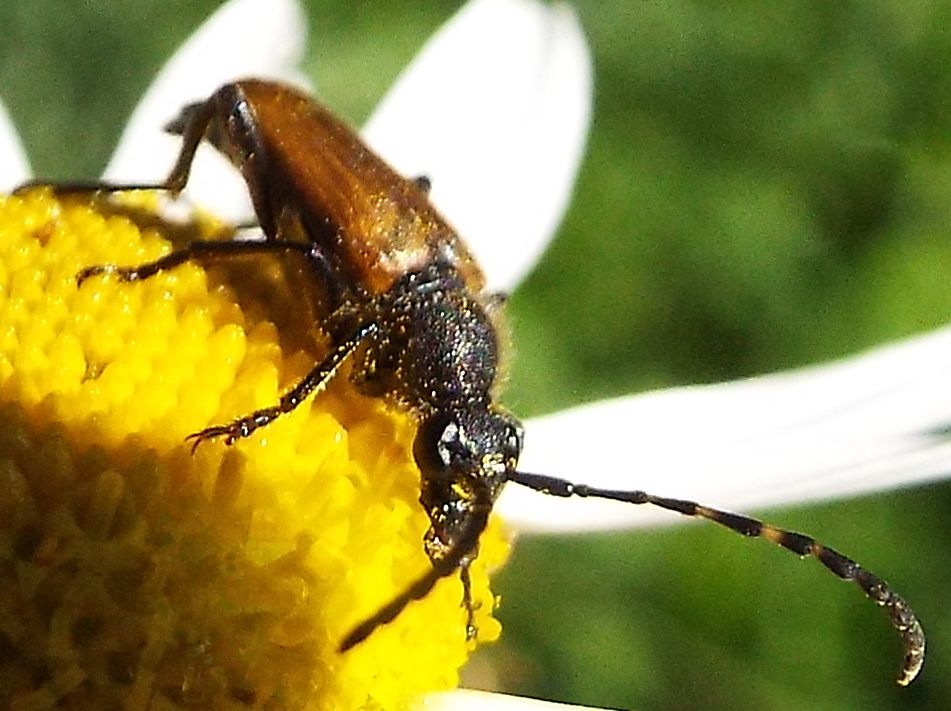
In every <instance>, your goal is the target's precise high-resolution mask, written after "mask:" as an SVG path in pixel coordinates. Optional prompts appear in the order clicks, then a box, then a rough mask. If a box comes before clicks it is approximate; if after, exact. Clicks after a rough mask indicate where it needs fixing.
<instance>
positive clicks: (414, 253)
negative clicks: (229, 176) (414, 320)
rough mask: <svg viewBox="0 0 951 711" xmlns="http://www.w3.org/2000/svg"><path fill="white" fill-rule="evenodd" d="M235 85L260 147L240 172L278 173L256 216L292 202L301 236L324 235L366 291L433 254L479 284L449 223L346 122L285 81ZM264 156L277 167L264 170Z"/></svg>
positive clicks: (261, 191)
mask: <svg viewBox="0 0 951 711" xmlns="http://www.w3.org/2000/svg"><path fill="white" fill-rule="evenodd" d="M233 87H234V91H235V92H237V94H238V96H237V98H239V99H241V98H243V99H244V101H243V102H242V103H243V106H244V107H246V108H247V110H249V111H251V112H252V113H253V116H254V120H255V129H256V145H255V146H254V147H253V148H254V150H255V151H258V152H260V153H261V154H262V155H255V156H254V157H253V160H254V162H255V163H256V164H257V165H256V166H255V167H254V168H252V169H251V171H252V172H253V173H255V175H254V176H253V177H252V176H251V175H248V174H247V173H248V171H245V177H246V178H247V179H248V180H249V181H253V182H257V180H258V179H259V178H262V176H264V177H265V179H267V180H270V181H274V180H277V179H279V180H281V184H270V185H267V186H263V185H259V186H257V187H258V190H257V192H258V199H259V200H260V199H264V200H268V201H269V203H270V204H269V205H268V206H267V208H266V209H263V210H262V209H260V208H262V207H263V206H262V205H259V204H256V205H255V207H256V208H257V212H258V214H259V215H265V214H270V215H271V217H272V219H273V220H275V221H276V224H277V223H280V222H281V220H282V218H286V217H287V216H286V215H278V214H274V211H273V210H272V209H271V208H270V205H285V206H286V205H288V204H290V205H293V206H294V207H295V208H296V211H297V215H295V216H293V217H294V218H296V219H299V220H300V223H301V225H302V227H303V228H304V230H305V231H306V237H307V238H308V239H310V240H311V241H313V242H316V243H317V244H318V245H319V244H326V246H327V248H326V250H325V251H326V253H327V254H328V255H339V258H340V261H341V262H342V263H340V264H336V265H334V266H335V267H336V268H338V269H342V270H343V271H344V272H345V276H346V277H347V280H348V281H349V283H356V284H361V285H363V286H364V287H365V288H366V289H367V290H368V291H369V292H370V294H371V295H372V294H379V293H383V292H385V291H387V290H388V289H389V288H390V287H391V286H392V285H393V283H394V282H395V281H396V280H397V279H399V278H400V277H401V276H403V275H405V274H406V273H407V272H411V271H415V270H416V269H419V268H420V267H422V266H424V265H426V264H429V263H432V262H433V261H435V260H437V259H442V260H444V261H446V262H449V263H451V264H454V265H455V266H456V267H457V268H458V269H459V271H460V272H461V273H462V275H463V278H464V279H465V281H466V283H467V284H468V285H469V286H470V288H472V289H473V290H474V291H475V292H476V293H478V292H479V291H481V289H482V287H483V285H484V277H483V275H482V272H481V271H480V269H479V267H478V266H477V265H476V263H475V260H474V259H473V258H472V256H471V255H470V253H469V251H468V249H466V247H465V246H464V245H463V244H462V241H461V240H460V239H459V237H458V236H457V235H456V232H455V230H453V228H452V227H450V226H449V224H448V223H447V222H446V220H445V219H444V218H443V217H442V216H441V215H440V214H439V213H438V212H437V211H436V209H435V208H434V207H433V206H432V205H431V204H430V202H429V199H428V198H427V196H426V194H425V193H424V192H423V190H422V189H421V188H420V187H419V186H418V185H416V184H415V183H414V182H413V181H412V180H407V179H406V178H404V177H403V176H401V175H399V174H397V173H396V171H394V170H393V169H392V168H390V167H389V166H388V165H387V164H386V163H385V162H384V161H383V160H382V159H381V158H380V157H379V156H377V155H376V154H375V153H373V152H372V151H371V150H370V149H369V148H368V147H367V146H366V145H364V144H363V142H362V141H361V140H360V138H359V137H358V136H357V135H356V133H355V132H354V131H353V130H352V129H351V128H350V127H348V126H347V125H345V124H344V123H343V122H341V121H340V120H338V119H337V118H335V117H334V116H333V115H332V114H331V113H330V112H329V111H327V110H326V109H324V108H323V107H321V106H319V105H317V104H315V103H314V102H313V100H312V99H310V98H309V97H307V96H305V95H304V94H301V93H299V92H298V91H296V90H294V89H292V88H290V87H287V86H283V85H275V84H274V83H271V82H261V81H253V80H248V81H241V82H237V83H236V84H234V85H233ZM263 164H270V165H271V166H273V168H274V169H271V170H267V171H262V170H261V167H262V165H263ZM276 176H280V178H277V177H276ZM252 192H254V191H252ZM269 195H274V196H275V197H274V199H270V198H268V197H266V196H269ZM292 196H293V197H292ZM283 210H284V211H285V212H286V210H287V208H286V207H285V208H283ZM265 230H267V226H265ZM271 236H272V237H273V236H274V235H271Z"/></svg>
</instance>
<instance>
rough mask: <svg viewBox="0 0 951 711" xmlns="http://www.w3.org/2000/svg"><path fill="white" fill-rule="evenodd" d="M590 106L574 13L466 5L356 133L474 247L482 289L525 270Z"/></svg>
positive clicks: (556, 214) (504, 284)
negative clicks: (423, 184)
mask: <svg viewBox="0 0 951 711" xmlns="http://www.w3.org/2000/svg"><path fill="white" fill-rule="evenodd" d="M590 111H591V60H590V57H589V54H588V48H587V44H586V43H585V39H584V36H583V34H582V32H581V28H580V26H579V24H578V21H577V18H576V17H575V15H574V13H573V12H572V11H571V10H570V9H569V8H568V7H567V6H565V5H544V4H542V3H540V2H536V0H473V1H472V2H470V3H469V4H468V5H466V6H465V7H464V8H463V9H462V10H461V11H460V12H459V13H458V14H457V15H456V16H455V17H454V18H453V19H452V20H451V21H450V22H449V23H447V24H446V25H445V26H444V27H443V28H442V29H441V30H440V31H439V32H438V33H437V34H436V35H435V36H434V37H433V38H432V39H431V40H430V41H429V42H428V43H427V45H426V46H425V48H424V49H423V51H422V52H421V53H420V54H419V56H417V58H416V59H415V60H414V61H413V63H412V64H410V66H409V67H408V68H407V69H406V71H405V72H404V73H403V75H402V76H401V77H400V78H399V80H398V81H397V83H396V85H395V86H394V87H393V88H392V89H391V91H390V92H389V94H387V96H386V98H385V99H384V100H383V102H382V103H381V104H380V106H379V107H378V109H377V111H376V113H375V114H374V115H373V117H372V118H371V119H370V121H369V122H368V123H367V125H366V127H365V129H364V131H363V135H364V138H365V139H366V140H367V141H368V143H369V144H370V145H371V146H373V148H374V149H375V150H377V151H379V152H380V153H381V155H383V156H384V157H385V158H386V160H388V161H389V162H391V163H392V164H393V165H394V166H395V167H396V168H397V169H398V170H399V171H400V172H402V173H403V174H404V175H408V176H415V175H426V176H428V177H430V178H431V179H432V184H433V188H432V199H433V202H434V203H435V204H436V205H437V206H438V207H439V209H440V210H441V211H442V212H443V213H444V214H445V216H446V217H447V218H448V220H449V221H450V222H451V223H452V224H453V225H454V226H455V227H456V228H457V229H458V230H459V233H460V234H461V235H462V236H463V239H464V240H465V241H466V242H467V243H468V244H469V245H470V246H471V247H472V248H473V250H474V252H475V253H476V258H477V259H478V260H479V262H480V263H481V264H482V266H483V267H484V268H485V269H486V272H487V277H488V280H489V286H490V288H491V289H503V290H510V289H512V288H513V287H514V286H515V285H516V284H517V283H518V282H519V281H520V280H521V278H522V277H523V276H524V275H525V273H526V272H527V271H528V270H529V269H530V268H531V267H532V265H533V264H534V263H535V261H536V260H537V258H538V256H539V255H540V254H541V252H543V251H544V249H545V247H546V246H547V243H548V241H549V239H550V238H551V235H552V234H553V232H554V231H555V229H556V227H557V226H558V222H559V221H560V220H561V216H562V214H563V212H564V209H565V207H566V206H567V204H568V200H569V198H570V194H571V189H572V186H573V184H574V178H575V173H576V171H577V167H578V163H579V161H580V158H581V155H582V152H583V149H584V141H585V136H586V135H587V130H588V123H589V117H590Z"/></svg>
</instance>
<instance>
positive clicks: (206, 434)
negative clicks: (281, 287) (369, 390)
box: [186, 242, 379, 452]
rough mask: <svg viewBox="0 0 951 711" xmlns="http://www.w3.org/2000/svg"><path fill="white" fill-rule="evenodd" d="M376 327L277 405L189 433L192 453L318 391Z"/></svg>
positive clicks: (244, 432) (354, 336)
mask: <svg viewBox="0 0 951 711" xmlns="http://www.w3.org/2000/svg"><path fill="white" fill-rule="evenodd" d="M263 244H268V243H266V242H265V243H263ZM378 330H379V326H378V325H377V324H376V323H375V322H370V323H366V324H363V325H361V326H360V327H359V328H357V329H356V330H355V331H353V333H351V334H350V336H349V337H347V338H345V339H344V340H343V341H341V342H340V343H339V344H338V345H337V347H336V348H334V350H333V351H332V352H331V353H330V355H328V356H327V357H326V358H324V360H323V361H321V362H320V363H318V364H317V366H316V367H314V368H313V369H312V370H311V371H310V372H309V373H308V374H307V375H305V376H304V378H303V379H302V380H301V381H300V382H298V383H297V384H296V385H295V386H294V387H293V388H291V389H290V390H288V391H287V392H285V393H284V394H283V395H281V399H280V401H279V402H278V404H277V405H274V406H272V407H265V408H262V409H260V410H255V411H254V412H252V413H251V414H250V415H246V416H244V417H239V418H238V419H236V420H234V421H233V422H230V423H228V424H226V425H214V426H212V427H206V428H205V429H203V430H201V431H199V432H195V433H193V434H190V435H188V437H186V440H191V441H192V452H194V451H195V449H197V448H198V445H199V444H201V443H202V442H204V441H205V440H207V439H213V438H214V437H224V438H225V444H233V443H234V442H235V440H237V439H238V438H240V437H248V436H250V435H251V433H252V432H254V431H255V430H256V429H258V428H259V427H264V426H265V425H267V424H269V423H271V422H273V421H274V420H276V419H277V418H278V417H280V416H281V415H283V414H286V413H288V412H290V411H291V410H293V409H294V408H296V407H297V406H298V405H300V404H301V403H302V402H303V401H304V400H305V399H307V397H308V396H310V395H312V394H314V393H319V392H321V391H322V390H323V389H324V388H326V387H327V384H328V383H329V382H330V381H331V380H332V379H333V377H334V376H335V375H336V374H337V371H338V370H339V369H340V366H341V365H343V362H344V361H345V360H346V359H347V358H348V357H349V356H350V355H351V354H353V352H354V351H355V350H356V349H357V347H358V346H359V345H360V344H361V343H363V342H364V341H365V340H366V339H367V338H369V337H370V336H372V335H373V334H375V333H377V331H378Z"/></svg>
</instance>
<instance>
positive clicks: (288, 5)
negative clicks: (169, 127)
mask: <svg viewBox="0 0 951 711" xmlns="http://www.w3.org/2000/svg"><path fill="white" fill-rule="evenodd" d="M305 35H306V20H305V18H304V14H303V11H302V10H301V8H300V5H299V4H298V2H297V1H296V0H231V2H229V3H227V4H226V5H224V6H222V7H221V8H220V9H219V10H218V11H216V12H215V13H214V14H213V15H212V16H211V17H209V18H208V19H207V20H206V21H205V22H204V23H203V24H202V25H201V27H199V28H198V30H197V31H196V32H195V34H193V35H192V36H191V37H190V38H189V39H188V40H187V41H186V42H185V43H184V44H183V45H182V46H181V47H180V48H179V50H178V51H177V52H176V53H175V55H174V56H173V57H172V58H171V59H170V60H169V61H168V63H167V64H166V65H165V67H163V69H162V71H161V72H160V73H159V75H158V77H157V78H156V79H155V81H154V82H153V83H152V86H151V87H150V88H149V90H148V92H147V93H146V94H145V96H144V97H143V98H142V101H141V102H139V105H138V107H136V109H135V111H134V112H133V114H132V117H131V118H130V120H129V124H128V125H127V127H126V130H125V132H124V133H123V135H122V139H121V140H120V142H119V147H118V148H117V149H116V153H115V155H114V156H113V158H112V161H111V162H110V163H109V166H108V167H107V168H106V171H105V174H104V178H105V179H107V180H111V181H114V182H139V183H141V182H148V181H153V180H154V181H160V180H164V179H165V177H166V176H167V174H168V171H169V170H170V168H171V167H172V165H173V164H174V162H175V158H176V156H177V154H178V150H179V148H180V147H181V139H179V138H178V137H176V136H169V135H167V134H166V133H165V132H164V131H163V130H162V127H163V126H164V125H165V124H166V123H168V122H169V121H170V120H171V119H173V118H175V117H176V116H177V115H178V112H179V111H180V110H181V108H182V107H183V106H185V105H186V104H189V103H191V102H194V101H200V100H202V99H206V98H208V96H209V95H210V94H211V93H212V92H213V91H214V90H215V89H217V88H218V87H219V86H220V85H222V84H224V83H227V82H229V81H233V80H235V79H239V78H241V77H246V76H255V77H265V78H275V79H283V80H285V81H293V82H295V83H298V84H301V83H302V82H301V77H300V74H299V73H298V71H297V65H298V63H299V62H300V58H301V56H302V54H303V49H304V39H305ZM186 194H187V195H188V196H189V198H190V199H191V200H192V201H193V202H195V203H196V204H198V205H201V206H203V207H205V208H207V209H210V210H212V211H213V212H214V213H215V214H216V215H218V216H220V217H225V218H228V219H232V220H234V221H239V220H243V219H246V218H247V217H248V216H249V215H251V214H252V212H251V207H250V203H249V201H248V198H247V189H246V187H245V185H244V183H243V181H242V180H241V177H240V175H239V174H238V173H237V171H235V170H234V168H232V167H231V165H230V164H229V163H228V162H227V161H226V160H225V159H224V158H222V157H221V156H220V155H218V154H217V152H215V151H214V150H213V149H212V148H210V147H209V146H206V145H202V146H201V147H200V148H199V150H198V155H197V156H196V159H195V163H194V165H193V168H192V175H191V178H190V180H189V185H188V190H187V192H186Z"/></svg>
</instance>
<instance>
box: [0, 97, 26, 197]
mask: <svg viewBox="0 0 951 711" xmlns="http://www.w3.org/2000/svg"><path fill="white" fill-rule="evenodd" d="M30 175H31V173H30V164H29V162H28V161H27V159H26V151H24V150H23V144H22V143H20V138H19V136H17V132H16V129H15V128H14V127H13V121H11V120H10V114H8V113H7V109H6V107H5V106H4V105H3V102H0V192H10V191H11V190H12V189H13V188H15V187H16V186H17V185H19V184H20V183H22V182H23V181H24V180H27V179H28V178H29V177H30Z"/></svg>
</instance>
